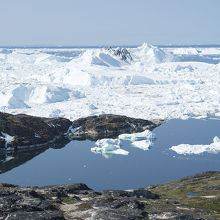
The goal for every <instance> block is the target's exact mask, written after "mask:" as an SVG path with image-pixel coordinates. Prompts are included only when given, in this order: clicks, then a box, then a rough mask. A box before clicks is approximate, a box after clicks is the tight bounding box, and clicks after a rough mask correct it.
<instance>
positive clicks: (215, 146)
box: [170, 136, 220, 154]
mask: <svg viewBox="0 0 220 220" xmlns="http://www.w3.org/2000/svg"><path fill="white" fill-rule="evenodd" d="M170 149H171V150H173V151H175V152H176V153H178V154H202V153H205V152H207V153H212V154H217V153H220V139H219V138H218V137H217V136H216V137H214V139H213V143H211V144H210V145H190V144H180V145H177V146H173V147H171V148H170Z"/></svg>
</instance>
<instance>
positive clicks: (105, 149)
mask: <svg viewBox="0 0 220 220" xmlns="http://www.w3.org/2000/svg"><path fill="white" fill-rule="evenodd" d="M95 144H96V145H97V147H93V148H91V151H92V152H93V153H101V154H102V155H104V156H106V155H108V154H121V155H128V154H129V152H128V151H126V150H123V149H121V148H120V140H119V139H101V140H98V141H96V143H95Z"/></svg>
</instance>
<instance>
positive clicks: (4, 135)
mask: <svg viewBox="0 0 220 220" xmlns="http://www.w3.org/2000/svg"><path fill="white" fill-rule="evenodd" d="M1 134H2V136H0V139H4V140H5V149H9V148H8V144H10V143H11V142H12V141H14V137H13V136H11V135H9V134H7V133H4V132H1Z"/></svg>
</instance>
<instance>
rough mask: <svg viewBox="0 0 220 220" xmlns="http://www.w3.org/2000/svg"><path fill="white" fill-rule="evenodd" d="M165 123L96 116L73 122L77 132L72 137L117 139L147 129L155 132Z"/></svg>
mask: <svg viewBox="0 0 220 220" xmlns="http://www.w3.org/2000/svg"><path fill="white" fill-rule="evenodd" d="M163 122H164V121H162V120H152V121H148V120H144V119H135V118H130V117H127V116H122V115H112V114H104V115H95V116H90V117H86V118H80V119H78V120H75V121H73V123H72V127H73V128H75V129H76V131H75V132H74V133H73V134H70V135H72V136H74V137H79V138H81V139H91V140H97V139H100V138H110V137H117V136H118V135H119V134H122V133H135V132H142V131H144V130H146V129H148V130H153V129H154V128H155V127H157V126H159V125H161V124H163ZM77 128H78V129H77Z"/></svg>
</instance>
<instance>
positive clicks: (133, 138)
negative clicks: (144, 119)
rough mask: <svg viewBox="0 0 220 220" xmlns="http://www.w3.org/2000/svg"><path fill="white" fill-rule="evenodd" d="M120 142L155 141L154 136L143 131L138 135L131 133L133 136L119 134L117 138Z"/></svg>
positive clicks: (149, 132) (147, 131)
mask: <svg viewBox="0 0 220 220" xmlns="http://www.w3.org/2000/svg"><path fill="white" fill-rule="evenodd" d="M118 138H119V139H121V140H130V141H132V142H133V141H139V140H153V139H155V135H154V134H153V133H152V132H151V131H149V130H145V131H143V132H139V133H133V134H121V135H119V136H118Z"/></svg>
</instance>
